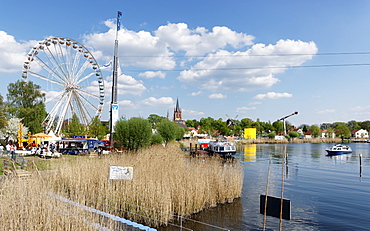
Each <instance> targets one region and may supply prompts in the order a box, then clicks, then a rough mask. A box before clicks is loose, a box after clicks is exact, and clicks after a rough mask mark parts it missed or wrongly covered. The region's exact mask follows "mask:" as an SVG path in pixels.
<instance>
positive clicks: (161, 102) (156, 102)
mask: <svg viewBox="0 0 370 231" xmlns="http://www.w3.org/2000/svg"><path fill="white" fill-rule="evenodd" d="M140 103H141V104H142V105H146V106H152V107H157V106H161V107H163V106H172V105H174V104H175V101H174V100H173V99H172V98H171V97H161V98H158V99H157V98H155V97H149V98H147V99H144V100H142V101H141V102H140Z"/></svg>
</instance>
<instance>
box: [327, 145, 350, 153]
mask: <svg viewBox="0 0 370 231" xmlns="http://www.w3.org/2000/svg"><path fill="white" fill-rule="evenodd" d="M326 152H327V153H328V155H337V154H348V153H352V149H351V147H350V146H348V145H343V144H337V145H334V146H332V147H330V148H327V149H326Z"/></svg>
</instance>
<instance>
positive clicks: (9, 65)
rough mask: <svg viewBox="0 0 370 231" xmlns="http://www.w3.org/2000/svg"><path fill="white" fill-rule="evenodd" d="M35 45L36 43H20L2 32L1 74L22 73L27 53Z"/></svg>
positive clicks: (0, 38) (0, 50)
mask: <svg viewBox="0 0 370 231" xmlns="http://www.w3.org/2000/svg"><path fill="white" fill-rule="evenodd" d="M35 44H36V42H35V41H30V42H25V43H18V42H17V41H16V40H15V39H14V37H13V36H11V35H8V34H7V33H6V32H4V31H0V72H5V73H10V72H19V71H21V70H22V64H23V62H24V61H25V58H26V53H27V52H28V51H29V50H30V48H31V47H32V45H35Z"/></svg>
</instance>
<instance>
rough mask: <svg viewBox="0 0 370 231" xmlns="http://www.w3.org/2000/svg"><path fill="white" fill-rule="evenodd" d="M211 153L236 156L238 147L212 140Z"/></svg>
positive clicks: (210, 144)
mask: <svg viewBox="0 0 370 231" xmlns="http://www.w3.org/2000/svg"><path fill="white" fill-rule="evenodd" d="M209 152H211V153H214V154H221V155H235V154H236V145H235V144H234V143H232V142H227V141H225V140H221V141H219V140H212V141H210V142H209Z"/></svg>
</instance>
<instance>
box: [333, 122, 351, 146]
mask: <svg viewBox="0 0 370 231" xmlns="http://www.w3.org/2000/svg"><path fill="white" fill-rule="evenodd" d="M335 135H336V136H338V137H340V138H341V139H342V142H343V140H344V139H345V138H349V137H350V136H351V132H350V131H349V129H348V127H347V126H346V125H345V124H339V125H338V126H336V127H335Z"/></svg>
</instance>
